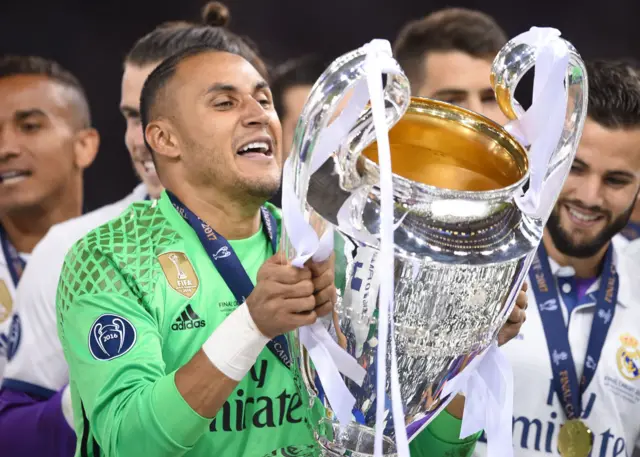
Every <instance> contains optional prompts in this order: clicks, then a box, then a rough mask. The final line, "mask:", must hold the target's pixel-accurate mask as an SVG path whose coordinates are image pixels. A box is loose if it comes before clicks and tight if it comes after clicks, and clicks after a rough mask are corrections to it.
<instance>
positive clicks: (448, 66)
mask: <svg viewBox="0 0 640 457" xmlns="http://www.w3.org/2000/svg"><path fill="white" fill-rule="evenodd" d="M491 59H492V58H487V59H482V58H477V57H473V56H471V55H469V54H465V53H463V52H460V51H444V52H429V53H428V54H427V55H426V56H425V58H424V61H423V65H424V78H423V81H420V82H413V81H412V82H411V87H412V88H411V91H412V92H413V95H415V96H418V97H428V98H433V99H436V100H440V101H443V102H447V103H452V104H454V105H458V106H461V107H463V108H467V109H469V110H471V111H475V112H476V113H480V114H482V115H484V116H486V117H488V118H489V119H491V120H493V121H494V122H497V123H498V124H500V125H504V124H506V123H507V121H508V119H507V117H506V116H505V115H504V114H503V113H502V111H501V110H500V107H499V106H498V103H497V102H496V98H495V95H494V93H493V89H491V84H490V82H489V75H490V73H491Z"/></svg>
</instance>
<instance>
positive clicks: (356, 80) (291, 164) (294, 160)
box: [284, 40, 411, 211]
mask: <svg viewBox="0 0 640 457" xmlns="http://www.w3.org/2000/svg"><path fill="white" fill-rule="evenodd" d="M372 47H373V50H374V51H375V55H376V58H375V60H376V63H377V64H378V65H379V66H380V68H381V71H382V73H383V74H386V85H385V88H384V101H385V107H386V109H385V120H386V124H387V127H388V128H391V127H392V126H393V125H395V123H396V122H398V120H400V118H401V117H402V116H403V115H404V113H405V111H406V110H407V108H408V106H409V102H410V99H411V97H410V86H409V81H408V79H407V77H406V76H405V75H404V73H403V71H402V69H401V68H400V65H398V63H397V62H396V61H395V60H394V59H393V57H392V52H391V45H390V44H389V42H388V41H386V40H373V41H372V42H370V43H368V44H367V45H365V46H363V47H361V48H359V49H356V50H355V51H352V52H349V53H347V54H344V55H343V56H341V57H339V58H337V59H336V60H335V61H334V62H333V63H332V64H331V65H330V66H329V67H328V68H327V69H326V70H325V71H324V73H323V74H322V75H321V76H320V78H319V79H318V80H317V82H316V83H315V84H314V86H313V88H312V89H311V93H310V94H309V97H308V98H307V102H306V104H305V106H304V109H303V111H302V114H301V115H300V119H299V120H298V124H297V126H296V130H295V134H294V140H293V146H292V149H291V154H290V155H289V158H288V160H287V164H286V165H285V170H284V173H285V177H286V176H287V175H289V176H290V178H291V181H292V189H290V190H291V191H293V194H294V195H295V197H296V200H297V201H298V202H299V203H300V204H301V206H302V208H300V209H302V210H303V211H304V206H305V204H306V194H307V192H308V186H309V181H310V179H311V175H312V174H313V173H314V172H315V171H316V170H318V169H319V168H320V167H321V166H322V165H323V164H324V163H325V162H326V161H327V159H328V158H329V157H330V156H332V155H333V156H334V157H335V159H336V162H337V165H338V168H339V170H340V173H341V174H342V175H343V177H342V178H343V179H342V180H341V181H342V182H343V183H345V182H347V183H349V184H347V185H344V186H343V188H344V189H345V190H346V191H347V192H349V191H351V190H354V189H355V188H357V187H358V186H359V183H360V176H359V174H358V172H357V170H356V166H355V165H356V159H357V158H358V157H359V155H360V152H361V151H362V149H364V148H365V147H366V146H368V144H370V143H371V142H373V141H374V140H375V135H374V134H373V126H372V125H365V124H363V123H361V122H358V120H359V119H360V118H361V117H362V116H361V115H362V113H363V110H364V109H365V108H367V110H366V112H368V113H370V111H371V108H370V107H367V103H368V101H369V92H368V90H367V74H368V66H367V65H368V64H367V62H368V60H367V59H368V56H369V58H370V54H371V50H372ZM348 94H349V95H350V98H349V100H348V104H347V106H346V107H345V108H344V109H343V110H342V111H341V112H340V114H339V115H338V116H337V118H335V119H334V115H335V114H336V112H337V110H338V107H339V105H340V102H341V101H342V100H343V99H344V98H345V97H346V96H347V95H348ZM369 129H370V130H369ZM354 135H355V136H358V137H360V138H365V137H366V141H363V142H361V143H360V144H359V148H358V149H357V150H353V149H351V150H349V151H348V152H347V149H346V148H344V147H343V146H344V144H345V143H346V142H347V141H348V139H349V138H352V137H353V136H354ZM326 192H327V194H330V193H331V191H329V190H328V189H327V190H326ZM328 196H329V195H327V197H328Z"/></svg>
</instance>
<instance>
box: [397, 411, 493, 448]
mask: <svg viewBox="0 0 640 457" xmlns="http://www.w3.org/2000/svg"><path fill="white" fill-rule="evenodd" d="M461 426H462V421H461V420H460V419H457V418H455V417H453V416H452V415H451V414H449V413H448V412H447V411H446V410H444V411H442V412H441V413H440V414H439V415H438V416H437V417H436V418H435V419H434V420H433V421H432V422H431V423H430V424H429V425H428V426H427V428H425V429H424V430H423V431H422V432H420V434H419V435H418V436H416V437H415V438H414V439H413V441H411V443H410V444H409V450H410V451H411V457H469V456H471V455H472V454H473V450H474V449H475V447H476V442H477V441H478V439H480V436H481V435H482V432H479V433H476V434H474V435H471V436H469V437H467V438H465V439H460V427H461Z"/></svg>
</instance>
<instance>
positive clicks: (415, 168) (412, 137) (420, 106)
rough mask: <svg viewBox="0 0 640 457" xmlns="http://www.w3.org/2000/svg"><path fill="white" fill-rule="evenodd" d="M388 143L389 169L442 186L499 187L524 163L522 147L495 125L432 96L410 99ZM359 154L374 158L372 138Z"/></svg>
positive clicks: (518, 175) (514, 178)
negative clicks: (369, 143) (390, 166)
mask: <svg viewBox="0 0 640 457" xmlns="http://www.w3.org/2000/svg"><path fill="white" fill-rule="evenodd" d="M389 142H390V145H391V162H392V170H393V173H394V174H396V175H399V176H402V177H403V178H406V179H409V180H411V181H415V182H419V183H422V184H427V185H430V186H435V187H439V188H444V189H451V190H462V191H488V190H496V189H502V188H504V187H508V186H510V185H512V184H515V183H517V182H518V181H520V180H521V179H522V178H523V177H524V176H525V174H526V173H527V171H528V168H529V162H528V160H527V153H526V151H525V149H524V148H523V147H522V146H521V145H520V144H519V143H518V142H516V141H515V139H514V138H513V137H512V136H511V135H509V134H508V133H507V132H506V131H505V130H504V129H503V128H502V127H500V126H499V125H498V124H496V123H494V122H492V121H490V120H488V119H487V118H485V117H483V116H480V115H479V114H476V113H474V112H471V111H468V110H465V109H464V108H459V107H456V106H453V105H449V104H447V103H442V102H438V101H436V100H431V99H425V98H412V99H411V104H410V105H409V108H408V109H407V112H406V113H405V115H404V116H403V118H402V119H400V121H398V123H397V124H396V125H395V126H394V127H393V128H392V129H391V130H390V131H389ZM362 155H363V156H365V157H367V158H368V159H370V160H372V161H373V162H375V163H378V147H377V143H375V142H374V143H373V144H371V145H370V146H368V147H367V148H366V149H365V150H364V151H363V152H362Z"/></svg>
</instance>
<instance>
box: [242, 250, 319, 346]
mask: <svg viewBox="0 0 640 457" xmlns="http://www.w3.org/2000/svg"><path fill="white" fill-rule="evenodd" d="M314 282H315V279H312V273H311V268H309V267H307V266H305V267H304V268H296V267H294V266H292V265H289V263H288V262H287V260H286V259H285V258H284V256H283V255H282V253H281V252H278V253H276V254H275V255H274V256H273V257H271V258H269V259H268V260H267V261H266V262H265V263H264V264H263V265H262V267H260V270H258V277H257V280H256V287H255V288H254V289H253V292H251V295H249V296H248V297H247V299H246V303H247V307H248V308H249V313H250V314H251V318H252V319H253V322H254V323H255V324H256V326H257V327H258V330H260V332H262V334H263V335H264V336H266V337H267V338H274V337H276V336H278V335H282V334H283V333H287V332H290V331H292V330H295V329H296V328H298V327H302V326H305V325H310V324H313V323H314V322H315V321H316V319H317V317H318V314H317V313H316V311H315V310H316V306H317V305H316V296H315V295H314V294H315V291H316V287H315V284H314ZM322 311H324V310H322Z"/></svg>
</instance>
